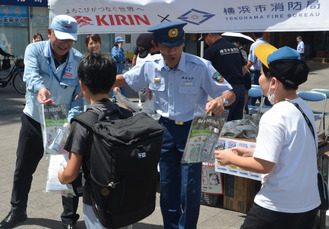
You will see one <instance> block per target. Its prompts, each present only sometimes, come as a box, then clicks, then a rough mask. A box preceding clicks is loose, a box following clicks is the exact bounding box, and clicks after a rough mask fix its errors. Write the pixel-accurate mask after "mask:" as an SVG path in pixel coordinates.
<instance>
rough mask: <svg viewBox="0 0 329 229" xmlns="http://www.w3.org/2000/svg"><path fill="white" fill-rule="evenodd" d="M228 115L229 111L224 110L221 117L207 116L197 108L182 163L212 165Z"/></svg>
mask: <svg viewBox="0 0 329 229" xmlns="http://www.w3.org/2000/svg"><path fill="white" fill-rule="evenodd" d="M228 114H229V111H228V110H224V112H223V113H222V114H221V115H219V116H207V115H206V113H205V111H204V110H203V109H202V108H200V107H198V106H196V107H195V109H194V119H193V121H192V124H191V128H190V132H189V135H188V139H187V142H186V146H185V149H184V153H183V157H182V160H181V163H199V162H210V163H212V161H213V159H214V155H213V152H214V151H215V146H216V144H217V141H218V137H219V132H220V131H221V129H222V127H223V125H224V123H225V122H226V120H227V117H228ZM216 138H217V139H216ZM214 139H216V140H217V141H215V140H214Z"/></svg>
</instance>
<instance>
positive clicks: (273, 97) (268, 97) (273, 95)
mask: <svg viewBox="0 0 329 229" xmlns="http://www.w3.org/2000/svg"><path fill="white" fill-rule="evenodd" d="M272 81H273V78H272V79H271V83H270V86H269V87H268V92H267V99H268V101H269V102H270V103H271V104H274V99H275V92H276V89H277V88H278V85H276V87H275V89H274V92H273V94H272V95H270V91H271V85H272Z"/></svg>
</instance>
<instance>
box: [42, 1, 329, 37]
mask: <svg viewBox="0 0 329 229" xmlns="http://www.w3.org/2000/svg"><path fill="white" fill-rule="evenodd" d="M48 3H49V8H50V15H51V17H52V16H54V15H58V14H67V15H70V16H72V17H74V18H76V19H77V20H78V23H79V30H78V33H79V34H89V33H141V32H146V31H147V29H149V28H150V27H152V26H155V25H157V24H159V23H161V22H165V21H183V22H187V26H185V27H184V30H185V32H187V33H205V32H263V31H269V32H279V31H291V32H292V31H326V30H329V14H328V13H327V12H328V10H329V1H328V0H299V1H292V0H281V1H277V0H245V1H224V0H218V1H214V0H203V1H191V0H170V1H168V0H148V1H146V0H140V1H137V0H74V1H67V0H48Z"/></svg>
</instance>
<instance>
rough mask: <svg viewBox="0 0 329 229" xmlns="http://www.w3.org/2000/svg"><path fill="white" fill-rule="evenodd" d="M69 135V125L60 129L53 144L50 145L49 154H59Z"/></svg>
mask: <svg viewBox="0 0 329 229" xmlns="http://www.w3.org/2000/svg"><path fill="white" fill-rule="evenodd" d="M68 134H69V124H68V123H64V125H63V128H61V129H59V130H58V132H57V135H56V137H55V138H54V140H53V142H52V143H51V144H50V145H49V147H48V150H47V152H48V153H51V154H58V153H59V151H60V149H61V147H62V146H63V145H64V143H65V141H66V139H67V137H68Z"/></svg>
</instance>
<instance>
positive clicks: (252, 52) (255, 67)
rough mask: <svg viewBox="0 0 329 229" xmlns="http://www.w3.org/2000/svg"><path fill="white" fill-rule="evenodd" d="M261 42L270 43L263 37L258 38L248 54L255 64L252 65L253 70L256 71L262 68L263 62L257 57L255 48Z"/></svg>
mask: <svg viewBox="0 0 329 229" xmlns="http://www.w3.org/2000/svg"><path fill="white" fill-rule="evenodd" d="M260 44H268V43H267V42H266V41H264V39H263V38H258V39H257V40H256V41H255V42H254V43H253V44H252V45H251V46H250V51H249V56H248V61H250V62H252V63H253V65H252V67H251V70H254V71H256V70H257V71H260V70H261V69H262V62H261V61H260V60H259V59H258V58H257V56H256V54H255V48H256V47H257V46H258V45H260Z"/></svg>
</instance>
